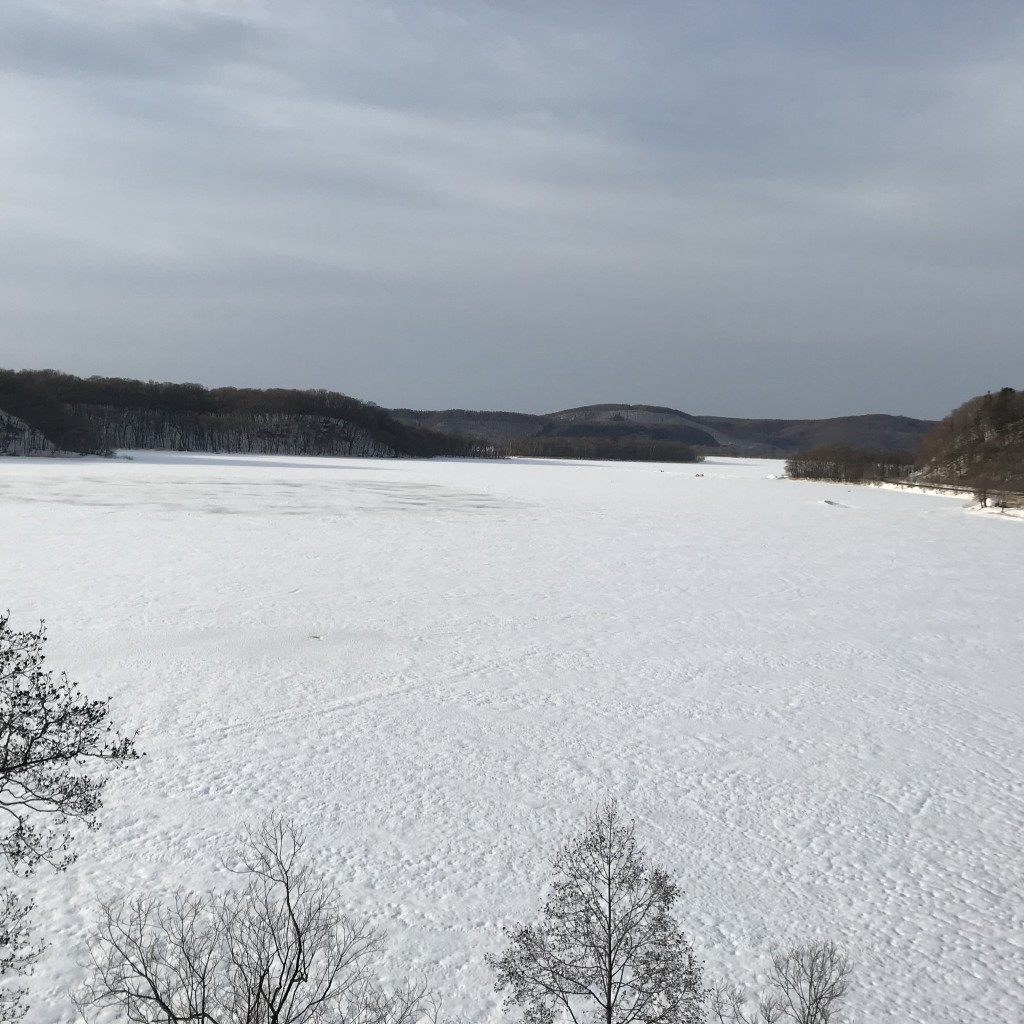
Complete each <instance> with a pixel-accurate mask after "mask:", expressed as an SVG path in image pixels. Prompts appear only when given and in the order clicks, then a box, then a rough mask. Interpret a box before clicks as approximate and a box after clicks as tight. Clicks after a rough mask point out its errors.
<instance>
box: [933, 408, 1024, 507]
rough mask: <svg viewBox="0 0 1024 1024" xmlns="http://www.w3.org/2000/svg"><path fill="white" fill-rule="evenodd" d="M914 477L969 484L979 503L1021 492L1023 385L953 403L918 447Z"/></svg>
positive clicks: (1023, 485)
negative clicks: (1018, 388) (957, 403)
mask: <svg viewBox="0 0 1024 1024" xmlns="http://www.w3.org/2000/svg"><path fill="white" fill-rule="evenodd" d="M914 478H915V479H916V480H917V481H919V482H922V483H932V484H939V485H947V486H955V487H969V488H971V489H972V490H973V491H974V492H975V494H977V495H978V497H979V499H980V500H981V503H982V504H983V505H984V504H987V503H988V502H989V501H992V502H993V503H996V504H999V503H1002V502H1004V501H1005V500H1006V499H1007V498H1009V497H1010V496H1015V497H1016V498H1019V497H1020V496H1021V495H1024V391H1015V390H1014V389H1013V388H1003V389H1002V390H1001V391H996V392H994V393H993V392H990V393H989V394H986V395H978V396H977V397H976V398H972V399H970V400H969V401H967V402H964V404H963V405H961V406H960V407H959V408H957V409H954V410H953V412H951V413H950V414H949V415H948V416H947V417H946V418H945V419H944V420H942V421H941V422H940V423H938V424H936V425H935V427H934V429H932V430H931V431H930V432H929V434H928V435H927V436H926V437H925V438H924V440H923V441H922V442H921V444H920V446H919V447H918V449H917V471H916V472H915V474H914ZM1015 503H1016V502H1015Z"/></svg>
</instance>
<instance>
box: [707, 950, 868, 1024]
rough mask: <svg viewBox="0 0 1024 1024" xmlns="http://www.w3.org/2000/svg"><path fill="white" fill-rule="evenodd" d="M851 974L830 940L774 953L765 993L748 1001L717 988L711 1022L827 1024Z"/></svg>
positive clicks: (736, 990) (832, 1019)
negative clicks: (713, 1020) (752, 1004)
mask: <svg viewBox="0 0 1024 1024" xmlns="http://www.w3.org/2000/svg"><path fill="white" fill-rule="evenodd" d="M852 970H853V969H852V966H851V964H850V960H849V958H848V957H847V956H846V954H845V953H843V952H842V951H841V950H840V949H839V948H838V947H837V946H836V944H835V943H834V942H833V941H832V940H831V939H821V940H818V941H816V942H809V943H806V944H805V945H802V946H797V947H796V948H795V949H790V950H785V951H782V950H778V951H776V952H774V953H773V954H772V968H771V971H770V973H769V988H768V990H767V991H766V992H764V993H762V994H761V995H760V996H759V997H751V996H750V995H749V994H748V993H747V992H746V991H745V990H744V989H742V988H739V987H735V988H728V987H726V986H724V985H717V986H715V987H714V988H713V989H712V990H711V1000H710V1001H711V1013H712V1017H713V1019H715V1020H717V1021H718V1022H719V1024H779V1022H781V1021H792V1022H794V1024H833V1022H835V1021H837V1020H838V1019H839V1016H838V1014H839V1010H840V1003H841V1002H842V1000H843V998H844V997H845V996H846V994H847V992H848V991H849V987H850V976H851V974H852ZM751 1003H756V1005H754V1006H753V1007H751Z"/></svg>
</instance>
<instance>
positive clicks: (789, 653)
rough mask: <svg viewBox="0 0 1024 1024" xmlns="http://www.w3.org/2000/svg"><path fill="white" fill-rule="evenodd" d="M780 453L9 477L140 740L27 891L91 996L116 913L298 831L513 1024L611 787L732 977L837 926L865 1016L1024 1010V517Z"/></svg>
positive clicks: (409, 965)
mask: <svg viewBox="0 0 1024 1024" xmlns="http://www.w3.org/2000/svg"><path fill="white" fill-rule="evenodd" d="M782 471H783V470H782V465H781V464H780V463H777V462H775V463H773V462H757V461H743V460H732V461H730V460H725V459H712V460H709V461H708V462H706V463H704V464H703V465H700V466H688V465H671V466H670V465H638V464H614V463H551V462H544V461H533V460H516V461H511V462H459V461H440V462H431V461H424V462H419V461H383V460H382V461H357V460H320V459H292V458H278V457H263V458H252V457H240V456H219V457H218V456H187V455H156V454H153V453H135V454H134V459H133V461H126V460H119V461H103V460H88V461H51V460H40V461H27V460H26V461H23V460H4V461H2V462H0V538H2V546H0V606H2V607H9V608H10V610H11V613H12V622H13V624H14V625H15V626H16V627H19V628H29V627H31V626H33V625H34V624H35V623H36V621H37V620H38V619H40V618H45V619H46V622H47V626H48V629H49V634H50V640H49V643H48V646H47V651H48V656H49V657H48V663H49V664H50V666H51V667H53V668H57V669H59V668H65V669H66V670H67V671H68V673H69V675H70V676H71V678H73V679H76V680H78V681H80V682H81V683H82V684H83V686H84V687H85V688H86V690H87V691H88V692H89V693H90V694H92V695H95V696H107V695H109V696H111V697H112V699H113V704H112V707H113V715H114V718H115V719H116V720H117V721H118V722H120V723H123V724H125V725H130V726H132V727H134V726H138V727H139V728H140V729H141V730H142V731H141V738H140V743H141V746H142V747H143V748H144V749H145V750H146V752H147V755H148V756H147V757H146V758H145V759H144V760H142V761H140V762H137V763H136V764H134V765H132V766H131V767H130V768H128V769H126V770H124V771H121V772H118V773H115V775H114V777H113V780H112V781H111V784H110V785H109V787H108V789H107V791H106V803H105V807H104V809H103V811H102V828H101V829H100V830H99V831H98V832H96V833H94V834H83V835H81V836H80V838H79V839H78V841H77V844H76V845H77V849H78V850H79V852H80V859H79V861H78V863H77V864H76V865H75V866H74V867H73V868H72V869H71V870H70V871H68V872H67V874H65V875H63V876H55V875H53V874H47V873H46V872H44V871H40V873H39V874H38V875H37V876H36V877H35V879H34V880H33V883H32V888H33V889H34V891H35V893H36V897H37V909H36V912H35V920H36V924H37V931H38V932H39V933H40V934H43V933H45V935H46V937H47V938H48V939H49V940H50V941H51V942H52V947H51V949H50V951H49V952H48V954H47V955H46V957H45V959H44V961H43V962H42V963H41V965H40V967H39V969H38V970H37V973H36V975H35V977H34V978H33V979H32V981H31V1002H32V1005H33V1009H32V1011H31V1014H30V1018H29V1019H30V1021H32V1022H34V1024H53V1022H57V1021H69V1020H73V1019H74V1012H73V1009H72V1008H71V1004H70V1001H69V999H68V996H67V992H68V990H69V989H70V988H71V987H72V986H73V985H74V984H76V983H77V982H79V981H80V979H81V977H82V973H81V968H80V967H79V966H78V965H77V963H78V960H79V959H80V957H81V955H82V941H83V938H84V936H85V934H86V932H87V930H88V929H89V927H90V923H91V921H92V918H93V914H94V907H95V903H96V901H97V899H99V898H101V897H107V898H109V897H112V896H115V895H119V894H126V893H130V892H136V891H143V892H168V891H170V890H172V889H173V888H174V887H175V886H178V885H182V886H187V887H191V888H198V889H204V888H207V887H209V886H212V885H221V884H225V883H226V881H227V880H228V879H229V878H230V877H231V876H230V875H228V874H227V872H226V871H225V869H224V867H223V866H222V865H221V863H220V856H221V855H222V854H225V855H228V856H230V854H231V852H232V851H233V850H234V849H235V848H236V841H235V837H236V835H237V833H238V832H239V830H240V829H241V828H242V827H243V826H244V825H245V824H246V823H247V822H253V821H256V820H258V819H259V818H260V816H261V815H264V814H266V813H268V812H271V811H274V812H279V813H283V814H285V815H288V816H291V817H292V818H294V819H295V820H296V821H297V822H299V823H301V824H302V825H303V826H305V828H306V829H307V831H308V839H309V846H308V849H309V851H310V853H311V855H312V856H313V857H314V858H315V860H316V862H317V863H318V865H319V866H320V868H322V870H323V871H324V872H326V873H327V874H329V875H330V876H331V877H332V878H334V879H336V880H337V881H338V882H339V883H340V884H341V885H342V886H343V888H344V891H345V893H346V894H347V901H348V904H349V906H350V909H351V911H352V913H354V914H358V915H365V916H366V917H368V918H370V919H371V920H373V921H374V922H376V923H377V924H379V925H381V926H383V927H385V928H386V929H387V930H388V933H389V955H388V957H387V960H386V961H385V964H384V970H385V971H386V973H387V975H388V976H390V977H399V976H403V975H406V974H408V973H413V974H417V975H420V976H423V977H425V978H426V979H427V980H428V981H429V982H430V984H431V986H432V987H433V988H434V989H435V990H436V991H437V992H439V993H440V994H442V995H443V997H444V1000H445V1009H446V1010H447V1011H449V1012H452V1013H462V1014H465V1015H466V1016H467V1017H468V1018H469V1019H471V1020H473V1021H498V1020H502V1019H506V1014H505V1012H504V1011H503V1010H502V1008H501V1002H500V997H499V996H497V995H496V994H495V993H494V992H493V978H492V975H491V972H490V971H489V969H488V968H487V967H486V965H485V964H484V959H483V958H484V954H485V953H486V952H488V951H500V949H501V948H502V947H503V937H502V926H503V925H508V924H511V923H513V922H515V921H517V920H526V919H529V918H531V917H532V916H533V915H534V913H535V911H536V910H537V908H538V907H539V905H540V902H541V899H542V896H543V893H544V890H545V885H546V883H547V880H548V879H549V877H550V862H551V857H552V855H553V853H554V852H555V849H556V847H557V845H558V844H559V843H560V842H561V841H562V840H563V838H564V837H565V836H566V835H567V834H568V833H569V832H571V831H572V830H574V829H576V828H578V827H579V826H580V825H581V823H582V821H583V817H584V816H585V814H587V813H588V812H590V811H592V810H593V809H594V807H595V806H596V804H597V803H598V802H599V801H600V800H602V798H604V797H605V796H606V795H614V796H615V797H618V798H619V800H620V801H621V802H622V804H623V806H624V807H625V809H626V811H627V812H628V813H629V814H630V815H632V816H634V817H635V818H636V822H637V831H638V835H639V837H640V839H641V841H642V843H643V845H644V846H645V847H646V848H647V849H648V851H649V852H650V853H651V854H652V855H653V857H654V858H655V859H657V860H658V861H660V862H662V863H663V864H664V865H665V866H666V867H667V868H668V869H669V870H670V871H671V872H672V874H673V875H674V876H675V877H676V878H677V879H678V880H679V882H680V883H681V885H682V886H683V888H684V889H685V891H686V895H685V897H684V899H683V900H682V902H681V907H680V911H681V914H680V916H681V918H682V921H683V924H684V927H685V930H686V931H687V933H688V934H689V936H690V937H691V939H692V941H693V943H694V946H695V948H696V950H697V951H698V954H699V955H700V956H702V957H703V958H704V959H705V961H706V972H707V976H708V978H709V979H710V978H712V977H713V976H718V977H722V978H724V979H727V980H729V981H740V982H754V981H756V979H757V976H758V974H759V973H760V974H761V975H762V976H763V972H764V970H765V968H766V966H767V953H768V950H769V948H770V947H771V946H772V945H773V944H781V945H788V944H793V943H797V942H800V941H801V940H805V939H809V938H813V937H824V936H831V937H833V938H834V939H836V940H837V942H839V943H840V945H841V946H842V947H844V948H845V949H846V950H847V951H848V952H849V954H850V956H851V958H852V960H853V961H854V963H855V967H856V979H855V987H854V989H853V990H852V992H851V994H850V996H849V1000H848V1004H847V1005H848V1008H849V1019H850V1020H851V1021H855V1022H862V1024H881V1022H888V1021H892V1022H900V1024H913V1022H920V1024H969V1022H978V1024H982V1022H984V1024H997V1022H1005V1024H1013V1022H1017V1021H1020V1020H1022V1019H1024V1017H1022V1016H1021V1012H1022V1006H1024V879H1022V872H1024V854H1022V852H1021V849H1022V826H1024V725H1022V719H1024V716H1022V710H1024V687H1022V665H1024V528H1022V525H1021V523H1020V521H1013V520H1010V519H1009V518H1007V517H1000V516H998V515H983V514H974V513H971V512H968V511H966V510H965V508H964V505H965V501H964V499H963V498H945V497H935V496H929V495H921V494H914V493H901V492H895V491H889V490H881V489H869V488H848V487H846V486H842V485H829V484H814V483H801V482H793V481H788V480H783V479H778V477H779V476H780V475H781V473H782Z"/></svg>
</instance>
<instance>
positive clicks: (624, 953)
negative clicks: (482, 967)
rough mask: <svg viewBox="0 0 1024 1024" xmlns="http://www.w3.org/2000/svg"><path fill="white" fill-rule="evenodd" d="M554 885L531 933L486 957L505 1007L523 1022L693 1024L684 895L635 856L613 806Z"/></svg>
mask: <svg viewBox="0 0 1024 1024" xmlns="http://www.w3.org/2000/svg"><path fill="white" fill-rule="evenodd" d="M554 870H555V879H554V882H553V883H552V886H551V891H550V893H549V895H548V898H547V901H546V903H545V904H544V909H543V912H542V916H541V921H540V922H539V923H538V924H533V925H517V926H516V927H514V928H512V929H509V930H506V935H507V936H508V938H509V945H508V948H507V949H506V950H505V952H504V953H503V954H502V955H501V956H500V957H497V956H493V955H488V957H487V962H488V963H489V964H490V965H491V967H493V968H494V970H495V971H496V972H497V983H496V985H495V988H496V990H497V991H502V990H506V991H507V995H506V999H505V1005H506V1006H509V1007H511V1006H516V1005H517V1006H519V1007H520V1008H521V1009H522V1010H523V1013H524V1017H525V1020H526V1021H527V1022H529V1024H551V1022H553V1021H554V1020H556V1019H558V1018H562V1019H567V1020H571V1021H573V1022H574V1024H583V1022H584V1021H589V1020H593V1021H600V1022H603V1024H632V1022H637V1024H697V1022H700V1021H702V1020H703V1019H704V1014H703V1009H702V998H703V990H702V988H701V967H700V964H699V963H698V962H697V960H696V959H695V958H694V955H693V949H692V948H691V946H690V944H689V942H688V941H687V940H686V939H685V937H684V936H683V934H682V931H681V930H680V928H679V925H678V924H677V922H676V921H675V919H674V917H673V916H672V909H673V906H674V905H675V903H676V901H677V899H678V898H679V896H680V895H681V893H680V890H679V887H678V886H677V885H676V884H675V882H673V881H672V879H671V878H670V877H669V876H668V873H667V872H666V871H665V870H664V869H662V868H660V867H657V866H654V865H650V864H648V863H647V860H646V858H645V856H644V854H643V852H642V851H641V850H640V849H638V848H637V843H636V839H635V836H634V825H633V822H631V821H630V822H625V821H623V819H622V816H621V814H620V812H619V809H618V806H617V804H616V803H615V802H614V801H609V802H608V803H606V804H604V806H602V807H601V808H600V809H599V810H598V811H597V812H596V813H595V814H594V815H593V816H592V817H590V818H588V819H587V823H586V826H585V828H584V829H583V831H582V832H581V833H579V834H578V835H576V836H574V837H572V838H571V839H570V840H569V841H568V842H566V844H565V845H564V846H563V847H562V848H561V850H560V851H559V852H558V854H557V856H556V858H555V862H554Z"/></svg>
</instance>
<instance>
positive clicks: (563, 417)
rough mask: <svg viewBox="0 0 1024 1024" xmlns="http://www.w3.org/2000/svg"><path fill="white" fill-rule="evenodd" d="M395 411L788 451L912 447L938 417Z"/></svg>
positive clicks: (483, 433)
mask: <svg viewBox="0 0 1024 1024" xmlns="http://www.w3.org/2000/svg"><path fill="white" fill-rule="evenodd" d="M390 411H391V415H392V416H394V417H395V419H397V420H399V421H400V422H403V423H408V424H409V425H411V426H412V425H415V426H418V427H425V428H427V429H429V430H434V431H437V432H439V433H446V434H463V435H468V436H471V437H477V438H480V439H481V440H483V441H487V442H488V443H490V444H494V445H502V444H508V443H510V442H514V441H521V440H525V439H527V438H541V437H549V438H556V437H564V438H570V437H591V438H617V439H620V440H630V441H640V440H646V441H655V442H657V441H670V442H677V443H681V444H686V445H690V446H691V447H693V448H695V449H696V450H697V451H699V452H703V453H704V454H710V453H711V452H715V453H717V454H719V455H746V456H758V457H761V458H786V457H788V456H789V455H791V454H793V453H794V452H797V451H800V450H802V449H805V448H810V447H814V446H816V445H819V444H848V445H852V446H855V447H858V448H868V449H879V450H882V451H913V450H914V449H916V447H917V445H918V444H919V443H920V441H921V439H922V438H923V437H924V436H925V435H926V434H927V433H928V432H929V431H930V430H931V429H932V428H933V427H934V426H935V421H934V420H918V419H913V418H911V417H909V416H892V415H888V414H884V413H879V414H868V415H863V416H839V417H833V418H829V419H817V420H785V419H773V420H769V419H741V418H736V417H724V416H694V415H691V414H689V413H686V412H682V411H681V410H679V409H671V408H668V407H666V406H657V405H625V404H621V405H619V404H614V403H606V404H601V405H586V406H580V407H578V408H574V409H563V410H560V411H559V412H553V413H545V414H530V413H519V412H496V411H494V412H492V411H474V410H466V409H444V410H439V411H421V410H415V409H392V410H390Z"/></svg>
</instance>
